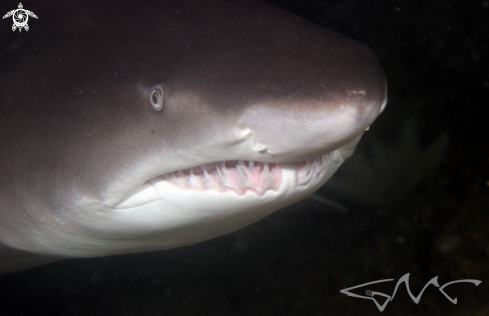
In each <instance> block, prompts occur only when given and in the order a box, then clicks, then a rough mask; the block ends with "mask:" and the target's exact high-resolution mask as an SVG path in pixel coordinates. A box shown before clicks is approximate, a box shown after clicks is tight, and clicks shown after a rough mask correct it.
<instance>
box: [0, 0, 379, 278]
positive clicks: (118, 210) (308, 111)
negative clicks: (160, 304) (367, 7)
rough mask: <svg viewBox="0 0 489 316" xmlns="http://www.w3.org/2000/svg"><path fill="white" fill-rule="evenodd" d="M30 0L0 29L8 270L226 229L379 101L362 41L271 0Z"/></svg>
mask: <svg viewBox="0 0 489 316" xmlns="http://www.w3.org/2000/svg"><path fill="white" fill-rule="evenodd" d="M8 9H10V8H5V11H8ZM28 9H29V10H32V11H33V12H35V13H36V14H37V15H38V17H39V19H38V20H36V21H33V23H32V25H31V27H30V30H29V32H21V33H19V32H16V33H13V32H12V33H8V32H11V31H10V26H9V25H7V24H6V23H4V24H2V30H1V32H2V33H3V34H2V37H1V38H0V40H1V41H0V43H1V44H2V47H0V49H1V59H0V74H1V77H0V147H1V152H0V272H2V273H6V272H11V271H15V270H19V269H24V268H28V267H31V266H36V265H39V264H43V263H46V262H49V261H55V260H59V259H62V258H76V257H97V256H108V255H115V254H124V253H135V252H144V251H155V250H162V249H170V248H175V247H180V246H185V245H189V244H193V243H197V242H200V241H203V240H208V239H211V238H214V237H217V236H221V235H224V234H226V233H229V232H233V231H236V230H238V229H240V228H242V227H245V226H246V225H249V224H251V223H253V222H256V221H257V220H259V219H261V218H263V217H265V216H267V215H269V214H271V213H272V212H274V211H276V210H278V209H280V208H282V207H284V206H287V205H290V204H292V203H294V202H296V201H298V200H300V199H302V198H304V197H306V196H307V195H309V194H311V193H312V192H314V191H315V190H316V189H317V188H319V187H320V186H321V185H322V184H323V183H324V182H326V181H327V180H328V179H329V177H331V175H332V174H333V173H334V172H335V170H336V169H337V168H338V167H339V165H341V163H342V162H343V161H344V159H345V158H347V157H349V156H350V155H351V154H352V152H353V150H354V148H355V145H356V143H357V142H358V141H359V139H360V137H361V135H362V133H363V131H364V130H365V129H367V128H368V127H369V125H370V124H371V123H372V122H373V121H374V119H375V118H376V117H377V115H378V114H379V113H380V112H381V110H382V109H383V107H384V106H385V103H386V89H387V88H386V87H387V85H386V79H385V76H384V73H383V71H382V68H381V66H380V64H379V62H378V61H377V58H376V57H375V55H374V53H373V52H372V51H371V50H370V49H369V48H367V47H366V46H365V45H363V44H361V43H358V42H356V41H354V40H352V39H349V38H347V37H345V36H342V35H340V34H337V33H335V32H332V31H330V30H328V29H325V28H323V27H321V26H318V25H315V24H313V23H311V22H308V21H306V20H304V19H302V18H299V17H297V16H294V15H292V14H290V13H287V12H285V11H283V10H280V9H278V8H276V7H274V6H273V5H270V4H267V3H263V2H258V1H218V0H212V1H210V0H206V1H190V0H189V1H186V0H184V1H182V0H176V1H160V2H156V1H152V2H141V1H139V2H138V1H98V2H97V3H96V4H94V3H92V2H89V3H88V2H86V3H84V2H82V1H73V2H70V1H59V2H52V1H38V2H33V3H32V5H31V6H30V7H29V8H28ZM7 40H8V42H7Z"/></svg>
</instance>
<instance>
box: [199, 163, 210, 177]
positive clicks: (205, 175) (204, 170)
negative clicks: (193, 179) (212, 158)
mask: <svg viewBox="0 0 489 316" xmlns="http://www.w3.org/2000/svg"><path fill="white" fill-rule="evenodd" d="M200 167H201V168H202V171H203V172H204V179H206V180H207V179H209V178H210V177H211V176H209V173H207V170H206V169H205V168H204V166H200Z"/></svg>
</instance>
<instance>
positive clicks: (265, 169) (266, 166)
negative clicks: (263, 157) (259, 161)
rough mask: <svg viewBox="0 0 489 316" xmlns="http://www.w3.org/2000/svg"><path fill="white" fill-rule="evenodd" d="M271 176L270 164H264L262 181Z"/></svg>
mask: <svg viewBox="0 0 489 316" xmlns="http://www.w3.org/2000/svg"><path fill="white" fill-rule="evenodd" d="M269 176H270V168H269V167H268V163H266V162H264V163H263V170H262V172H261V177H260V180H263V179H265V178H266V177H269Z"/></svg>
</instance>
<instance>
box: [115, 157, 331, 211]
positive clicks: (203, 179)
mask: <svg viewBox="0 0 489 316" xmlns="http://www.w3.org/2000/svg"><path fill="white" fill-rule="evenodd" d="M333 156H334V151H332V152H329V153H327V154H324V155H322V156H320V157H317V158H313V159H309V160H305V161H300V162H293V163H288V164H287V165H288V166H293V167H294V169H295V170H294V172H295V185H296V186H307V185H308V184H309V183H310V182H311V181H312V180H313V179H315V178H321V177H323V176H324V175H326V174H327V172H328V167H329V166H330V165H331V164H332V162H333ZM283 165H284V164H283V163H264V162H257V161H246V160H232V161H221V162H215V163H209V164H204V165H199V166H196V167H192V168H188V169H183V170H178V171H174V172H170V173H167V174H164V175H160V176H157V177H154V178H152V179H150V180H148V181H147V182H146V183H144V184H143V185H142V186H141V189H140V190H138V191H137V192H135V193H134V194H132V195H131V196H130V197H129V198H127V199H126V200H124V201H123V202H121V203H119V204H118V205H117V206H116V208H117V209H127V208H133V207H137V206H140V205H143V204H146V203H150V202H152V201H155V200H165V191H164V189H163V188H164V187H166V188H167V187H168V185H169V184H170V185H171V186H172V187H174V188H176V189H177V188H178V189H180V190H189V191H207V190H214V191H217V192H222V193H224V192H234V194H236V195H237V196H243V195H244V194H246V193H248V192H251V193H253V194H256V195H258V196H263V195H264V194H265V193H266V192H267V191H269V190H272V191H278V189H279V188H280V185H281V183H282V168H283Z"/></svg>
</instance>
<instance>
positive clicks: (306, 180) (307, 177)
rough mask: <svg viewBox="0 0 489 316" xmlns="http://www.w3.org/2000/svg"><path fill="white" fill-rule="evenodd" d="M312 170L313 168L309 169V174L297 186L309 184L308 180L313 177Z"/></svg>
mask: <svg viewBox="0 0 489 316" xmlns="http://www.w3.org/2000/svg"><path fill="white" fill-rule="evenodd" d="M314 169H315V166H314V167H313V168H312V169H311V172H309V174H308V175H307V176H306V177H305V178H304V179H302V181H301V182H300V183H299V184H306V183H307V182H309V180H311V178H312V176H313V175H314Z"/></svg>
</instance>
